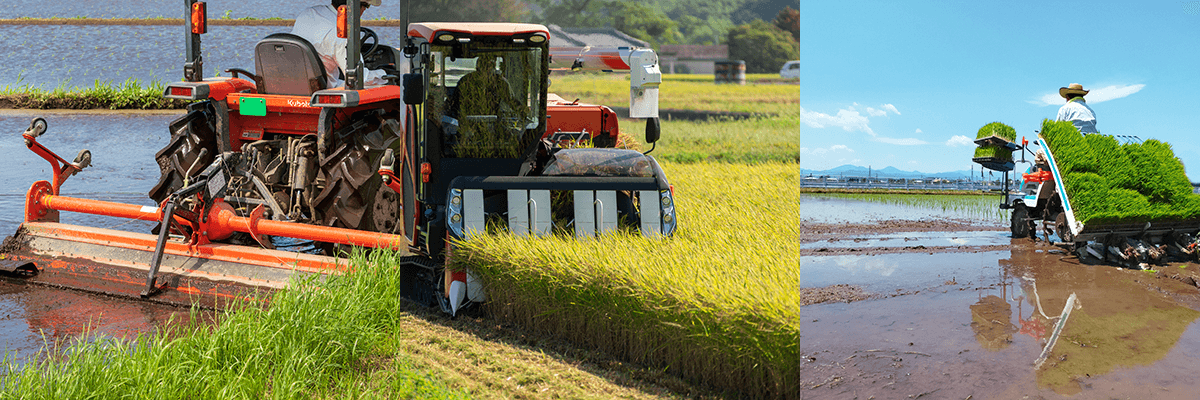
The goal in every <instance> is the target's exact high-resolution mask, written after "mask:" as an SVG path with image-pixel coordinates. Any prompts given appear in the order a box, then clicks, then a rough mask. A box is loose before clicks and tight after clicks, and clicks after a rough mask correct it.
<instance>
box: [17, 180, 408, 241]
mask: <svg viewBox="0 0 1200 400" xmlns="http://www.w3.org/2000/svg"><path fill="white" fill-rule="evenodd" d="M35 187H36V185H35ZM26 204H27V205H29V204H32V205H35V207H38V208H41V209H43V210H45V209H48V210H57V211H70V212H78V213H85V214H96V215H106V216H110V217H120V218H129V219H136V220H143V221H157V220H160V219H161V218H162V211H161V210H160V209H159V208H157V207H150V206H137V205H132V204H123V203H113V202H108V201H101V200H89V199H79V198H72V197H63V196H55V195H52V194H47V193H44V192H38V191H31V193H30V198H29V199H27V200H26ZM35 211H36V210H35ZM36 214H38V213H36V212H35V213H34V215H36ZM45 214H48V213H42V215H45ZM27 215H29V213H28V212H27ZM28 222H33V221H28ZM49 222H57V221H49ZM200 230H201V231H202V232H205V234H204V236H206V237H209V238H223V237H228V235H229V234H231V233H232V232H235V231H236V232H245V233H250V234H253V235H272V236H282V237H289V238H296V239H302V240H313V241H318V242H329V243H339V244H345V245H351V246H363V247H374V248H389V249H406V248H407V247H408V239H407V238H406V237H404V236H403V235H392V234H387V233H379V232H368V231H360V230H355V229H345V228H335V227H329V226H317V225H308V224H301V223H295V222H284V221H272V220H267V219H261V218H252V217H239V216H237V215H236V213H235V212H234V211H233V208H232V207H230V206H229V205H228V204H226V203H225V202H224V201H220V200H218V201H217V203H216V204H215V205H213V207H212V209H211V210H210V211H209V217H208V220H207V221H206V223H203V224H202V226H201V227H200Z"/></svg>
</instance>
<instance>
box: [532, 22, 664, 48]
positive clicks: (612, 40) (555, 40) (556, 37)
mask: <svg viewBox="0 0 1200 400" xmlns="http://www.w3.org/2000/svg"><path fill="white" fill-rule="evenodd" d="M547 28H548V29H549V30H550V47H588V46H594V47H644V48H649V47H650V43H647V42H645V41H643V40H640V39H638V38H635V37H633V36H629V35H627V34H625V33H624V32H621V31H618V30H616V29H614V28H563V27H561V26H558V25H549V26H547Z"/></svg>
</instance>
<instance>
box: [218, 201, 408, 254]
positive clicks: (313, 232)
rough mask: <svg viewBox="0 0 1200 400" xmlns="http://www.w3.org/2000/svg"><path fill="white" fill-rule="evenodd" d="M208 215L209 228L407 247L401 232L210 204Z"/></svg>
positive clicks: (375, 245) (397, 247)
mask: <svg viewBox="0 0 1200 400" xmlns="http://www.w3.org/2000/svg"><path fill="white" fill-rule="evenodd" d="M209 215H210V217H209V224H210V227H215V228H216V229H220V228H229V229H232V230H235V231H238V232H246V233H252V234H259V235H271V236H283V237H290V238H296V239H304V240H314V241H318V242H329V243H340V244H347V245H352V246H362V247H375V248H388V249H406V248H408V238H405V237H404V236H402V235H391V234H387V233H379V232H368V231H360V230H356V229H345V228H334V227H329V226H318V225H308V224H300V223H295V222H283V221H272V220H269V219H252V218H247V217H239V216H237V215H236V214H235V213H234V212H233V210H232V209H229V208H224V207H213V211H212V212H211V213H210V214H209Z"/></svg>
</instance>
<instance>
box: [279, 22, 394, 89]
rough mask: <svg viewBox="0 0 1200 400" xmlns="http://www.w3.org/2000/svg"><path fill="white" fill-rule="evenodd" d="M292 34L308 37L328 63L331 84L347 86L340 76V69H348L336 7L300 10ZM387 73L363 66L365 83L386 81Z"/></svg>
mask: <svg viewBox="0 0 1200 400" xmlns="http://www.w3.org/2000/svg"><path fill="white" fill-rule="evenodd" d="M292 34H293V35H297V36H300V37H302V38H304V39H305V40H308V42H309V43H312V45H313V48H315V49H316V50H317V53H318V54H319V55H320V56H321V63H322V64H324V65H325V75H326V77H327V78H328V79H327V82H328V87H330V88H335V87H339V86H344V85H345V81H343V80H342V79H341V78H339V77H338V76H339V75H340V74H339V71H345V70H346V39H342V38H339V37H337V10H335V9H334V8H333V6H331V5H328V4H326V5H320V6H313V7H309V8H308V9H306V10H304V11H303V12H301V13H300V15H299V16H297V17H296V24H295V25H293V26H292ZM359 57H360V58H359V61H358V62H359V65H363V64H362V58H361V57H362V56H361V55H360V56H359ZM386 74H387V73H386V72H384V71H381V70H368V69H363V75H364V76H363V77H362V78H363V84H364V85H382V84H384V83H386V81H385V80H384V79H383V76H384V75H386Z"/></svg>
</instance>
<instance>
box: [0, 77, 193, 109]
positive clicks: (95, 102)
mask: <svg viewBox="0 0 1200 400" xmlns="http://www.w3.org/2000/svg"><path fill="white" fill-rule="evenodd" d="M165 88H166V85H164V84H163V83H161V82H158V81H154V82H150V84H149V85H143V84H142V82H141V81H139V80H137V79H133V78H130V79H126V80H125V82H124V83H120V84H113V83H112V82H110V81H96V83H95V85H94V86H92V87H86V88H72V89H67V88H66V85H65V84H64V85H60V86H59V87H57V88H55V89H52V90H46V89H42V88H39V87H35V86H30V85H21V84H20V83H18V84H17V85H16V86H12V85H7V86H5V87H4V88H3V89H0V108H36V109H110V110H118V109H140V110H161V109H178V108H184V107H186V106H187V103H188V102H187V101H184V100H174V99H168V98H165V97H163V90H164V89H165Z"/></svg>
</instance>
